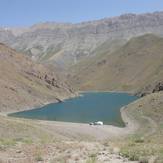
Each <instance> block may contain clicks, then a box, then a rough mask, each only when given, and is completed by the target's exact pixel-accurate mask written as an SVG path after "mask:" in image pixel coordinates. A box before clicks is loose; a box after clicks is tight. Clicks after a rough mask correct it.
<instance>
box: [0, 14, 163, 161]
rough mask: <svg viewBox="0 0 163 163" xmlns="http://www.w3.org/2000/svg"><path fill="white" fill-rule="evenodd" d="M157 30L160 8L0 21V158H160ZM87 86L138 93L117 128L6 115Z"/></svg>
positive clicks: (161, 71) (161, 64)
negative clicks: (85, 18) (21, 23)
mask: <svg viewBox="0 0 163 163" xmlns="http://www.w3.org/2000/svg"><path fill="white" fill-rule="evenodd" d="M162 36H163V12H154V13H146V14H124V15H121V16H117V17H112V18H104V19H101V20H95V21H89V22H82V23H76V24H72V23H55V22H45V23H39V24H35V25H33V26H31V27H25V28H21V27H20V28H19V27H18V28H10V27H9V28H0V42H1V43H0V76H1V77H0V126H1V127H0V162H2V163H8V162H12V163H29V162H31V163H35V162H45V163H62V162H63V163H67V162H68V163H95V162H97V163H103V162H104V163H105V162H106V163H122V162H125V163H161V162H162V161H163V141H162V137H163V118H162V115H163V102H162V101H163V92H162V90H163V79H162V75H163V37H162ZM91 91H92V92H96V93H97V94H99V95H100V93H101V94H102V93H104V92H105V93H106V92H109V91H110V92H117V93H118V92H121V93H122V92H123V93H129V94H131V95H137V96H139V97H141V98H138V99H137V100H136V101H133V102H132V103H127V105H126V106H123V107H122V106H120V107H122V108H121V109H120V108H119V109H120V112H121V116H122V119H123V121H124V123H125V127H123V128H122V127H116V126H112V125H106V124H104V125H103V126H89V125H88V124H84V123H75V121H73V123H72V122H59V121H47V119H46V120H44V121H43V120H38V119H33V120H32V119H23V118H16V117H9V116H7V114H8V113H13V112H19V111H28V110H31V109H32V108H40V107H43V106H45V105H47V104H50V103H56V104H63V103H64V102H63V101H66V100H67V99H70V98H74V97H77V96H79V95H80V92H87V93H88V92H91ZM102 99H103V100H104V97H102ZM106 100H107V99H106ZM112 100H113V99H112ZM119 100H120V99H118V101H119ZM72 101H73V100H72ZM96 102H98V100H94V104H96ZM109 102H110V101H109ZM99 103H100V102H99ZM82 104H83V103H82ZM87 105H88V104H87ZM88 106H89V105H88ZM101 106H103V105H101ZM75 107H76V106H75ZM75 107H74V108H75ZM93 107H94V108H95V105H93ZM85 108H86V109H87V110H89V108H87V107H85ZM71 109H72V108H71ZM98 109H99V107H98ZM98 114H100V112H99V111H98ZM44 116H45V115H44ZM75 118H76V117H75ZM93 120H94V119H93Z"/></svg>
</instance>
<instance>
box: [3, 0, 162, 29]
mask: <svg viewBox="0 0 163 163" xmlns="http://www.w3.org/2000/svg"><path fill="white" fill-rule="evenodd" d="M154 11H163V0H0V26H1V27H18V26H21V27H22V26H30V25H33V24H36V23H40V22H47V21H53V22H54V21H55V22H71V23H78V22H82V21H89V20H96V19H101V18H105V17H112V16H118V15H121V14H124V13H146V12H154Z"/></svg>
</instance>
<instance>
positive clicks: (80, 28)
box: [0, 12, 163, 66]
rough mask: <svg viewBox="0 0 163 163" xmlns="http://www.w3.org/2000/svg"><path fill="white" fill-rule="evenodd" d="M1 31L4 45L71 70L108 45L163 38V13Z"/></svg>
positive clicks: (39, 25)
mask: <svg viewBox="0 0 163 163" xmlns="http://www.w3.org/2000/svg"><path fill="white" fill-rule="evenodd" d="M0 31H1V32H0V38H1V40H0V41H3V42H5V43H8V45H11V46H12V47H13V48H16V49H17V50H19V51H21V52H25V53H26V54H28V55H29V56H31V57H32V58H33V59H36V60H39V61H44V62H45V61H46V62H48V63H49V62H51V63H54V62H57V63H59V64H61V65H63V64H64V66H65V65H66V66H69V65H73V64H75V63H77V62H78V61H80V60H82V59H84V58H85V57H87V56H92V55H94V50H95V49H96V48H97V47H99V46H101V45H102V44H103V43H104V42H106V41H107V42H108V43H112V42H113V41H115V40H119V39H120V40H123V41H126V40H128V39H130V38H131V37H133V36H139V35H142V34H145V33H155V34H158V35H163V12H155V13H147V14H140V15H136V14H125V15H121V16H119V17H112V18H105V19H101V20H97V21H90V22H83V23H79V24H70V23H50V22H47V23H40V24H36V25H34V26H32V27H29V28H8V29H1V30H0ZM4 31H5V32H4Z"/></svg>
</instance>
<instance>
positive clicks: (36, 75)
mask: <svg viewBox="0 0 163 163" xmlns="http://www.w3.org/2000/svg"><path fill="white" fill-rule="evenodd" d="M0 76H1V78H0V94H1V98H0V111H3V112H7V111H16V110H24V109H31V107H34V106H38V105H42V104H44V103H47V102H52V101H53V102H58V101H61V100H63V99H64V98H68V97H72V96H74V93H73V90H72V89H71V88H70V86H68V85H67V84H65V82H64V81H63V80H60V79H59V77H58V76H57V75H56V74H55V73H54V72H52V71H50V70H49V69H48V68H46V67H44V66H42V65H40V64H36V63H35V62H33V61H31V59H30V58H28V57H26V56H24V55H23V54H20V53H18V52H16V51H15V50H13V49H11V48H9V47H7V46H6V45H4V44H0Z"/></svg>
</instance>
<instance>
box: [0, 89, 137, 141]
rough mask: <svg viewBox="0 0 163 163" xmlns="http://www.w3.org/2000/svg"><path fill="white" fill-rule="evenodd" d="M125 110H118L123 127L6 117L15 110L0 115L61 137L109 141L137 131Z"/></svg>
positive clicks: (134, 122) (135, 123)
mask: <svg viewBox="0 0 163 163" xmlns="http://www.w3.org/2000/svg"><path fill="white" fill-rule="evenodd" d="M107 92H108V91H107ZM78 93H79V96H80V93H81V92H78ZM115 93H116V92H115ZM123 93H124V92H123ZM65 100H66V99H65ZM50 103H53V102H52V101H49V102H46V103H44V104H42V106H44V105H48V104H50ZM39 107H41V105H39ZM125 108H126V106H123V107H122V108H121V109H120V114H121V117H122V120H123V122H124V124H125V127H118V126H114V125H105V124H104V125H103V126H90V125H89V124H87V123H73V122H61V121H48V120H38V119H26V118H18V117H11V116H8V114H12V113H16V112H19V111H16V110H15V111H12V112H2V113H0V115H1V116H5V117H7V118H10V119H12V120H20V121H21V120H22V121H28V122H32V123H34V124H39V125H42V126H43V127H45V128H46V127H47V128H50V130H51V129H52V130H54V131H55V132H58V133H60V134H61V135H76V137H78V136H79V135H83V136H88V137H94V138H95V139H96V140H104V139H109V138H110V139H112V138H120V137H123V136H127V135H129V134H133V133H135V132H136V130H137V129H138V127H139V125H138V122H136V121H135V120H134V119H132V117H130V116H129V115H128V113H127V112H126V110H125ZM33 109H36V107H34V108H33ZM33 109H30V110H33ZM25 110H27V109H24V111H25ZM22 111H23V110H22ZM70 137H71V136H70ZM72 137H73V136H72Z"/></svg>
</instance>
